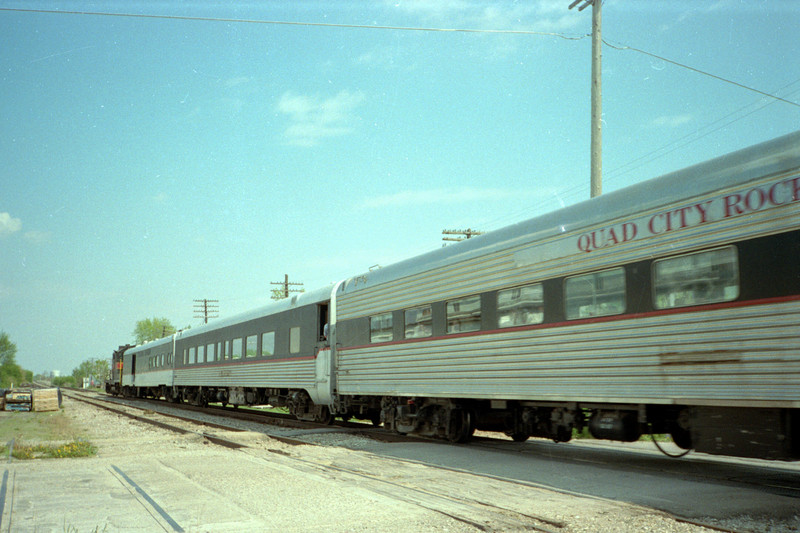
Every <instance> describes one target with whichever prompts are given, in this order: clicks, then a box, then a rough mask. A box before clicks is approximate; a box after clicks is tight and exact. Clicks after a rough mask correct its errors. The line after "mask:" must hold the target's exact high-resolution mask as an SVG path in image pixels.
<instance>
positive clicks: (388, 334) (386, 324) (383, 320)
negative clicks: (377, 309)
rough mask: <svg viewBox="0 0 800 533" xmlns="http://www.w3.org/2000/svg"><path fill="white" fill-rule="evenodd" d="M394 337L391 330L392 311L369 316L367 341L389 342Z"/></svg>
mask: <svg viewBox="0 0 800 533" xmlns="http://www.w3.org/2000/svg"><path fill="white" fill-rule="evenodd" d="M393 339H394V333H393V332H392V313H383V314H382V315H375V316H371V317H369V341H370V342H389V341H391V340H393Z"/></svg>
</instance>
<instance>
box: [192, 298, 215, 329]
mask: <svg viewBox="0 0 800 533" xmlns="http://www.w3.org/2000/svg"><path fill="white" fill-rule="evenodd" d="M218 304H219V300H205V299H204V300H195V301H194V312H195V316H194V317H195V318H202V319H203V322H204V323H205V324H208V319H209V318H219V305H218ZM198 315H200V316H198Z"/></svg>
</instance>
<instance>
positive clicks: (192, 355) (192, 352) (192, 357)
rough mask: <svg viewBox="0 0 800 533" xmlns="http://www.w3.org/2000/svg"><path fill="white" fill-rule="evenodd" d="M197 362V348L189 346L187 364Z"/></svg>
mask: <svg viewBox="0 0 800 533" xmlns="http://www.w3.org/2000/svg"><path fill="white" fill-rule="evenodd" d="M195 363H197V348H196V347H195V348H189V364H190V365H193V364H195Z"/></svg>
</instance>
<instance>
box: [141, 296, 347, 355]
mask: <svg viewBox="0 0 800 533" xmlns="http://www.w3.org/2000/svg"><path fill="white" fill-rule="evenodd" d="M333 287H334V286H333V284H331V285H328V286H326V287H323V288H321V289H315V290H312V291H308V292H301V293H297V294H294V295H292V296H290V297H289V298H284V299H283V300H278V301H275V302H271V303H268V304H266V305H263V306H261V307H258V308H255V309H251V310H249V311H245V312H243V313H239V314H237V315H232V316H229V317H225V318H220V319H215V320H212V321H211V322H209V323H208V324H203V325H201V326H198V327H194V328H191V329H185V330H181V331H179V332H177V333H176V334H175V335H176V338H178V339H183V338H189V337H193V336H195V335H200V334H202V333H207V332H209V331H215V330H217V329H221V328H224V327H227V326H232V325H236V324H241V323H243V322H249V321H250V320H255V319H258V318H261V317H263V316H267V315H272V314H275V313H280V312H282V311H287V310H289V309H295V308H297V307H302V306H304V305H313V304H317V303H322V302H325V301H327V300H330V299H331V291H332V290H333ZM171 342H172V335H170V336H169V337H163V338H161V339H158V340H155V341H150V342H146V343H144V344H140V345H138V346H136V347H135V348H131V349H130V351H129V352H128V353H135V352H136V353H138V352H140V351H142V350H148V349H151V348H155V347H158V346H161V345H163V344H169V343H171Z"/></svg>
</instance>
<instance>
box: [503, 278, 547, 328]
mask: <svg viewBox="0 0 800 533" xmlns="http://www.w3.org/2000/svg"><path fill="white" fill-rule="evenodd" d="M543 320H544V294H543V291H542V284H541V283H537V284H535V285H526V286H525V287H515V288H513V289H508V290H504V291H500V292H498V293H497V326H498V327H501V328H511V327H514V326H525V325H528V324H541V323H542V321H543Z"/></svg>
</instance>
